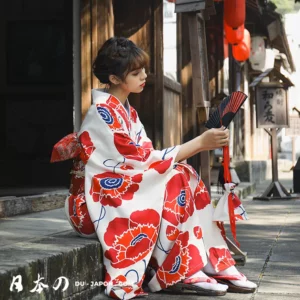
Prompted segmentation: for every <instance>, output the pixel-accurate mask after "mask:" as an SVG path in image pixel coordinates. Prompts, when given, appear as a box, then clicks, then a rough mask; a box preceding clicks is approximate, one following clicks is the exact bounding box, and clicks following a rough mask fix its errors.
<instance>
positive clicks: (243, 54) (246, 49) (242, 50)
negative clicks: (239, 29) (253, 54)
mask: <svg viewBox="0 0 300 300" xmlns="http://www.w3.org/2000/svg"><path fill="white" fill-rule="evenodd" d="M250 49H251V37H250V33H249V31H248V30H247V29H244V38H243V40H242V41H241V42H240V43H239V44H237V45H233V46H232V55H233V57H234V59H235V60H237V61H245V60H247V59H248V58H249V57H250Z"/></svg>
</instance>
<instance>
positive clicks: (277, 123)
mask: <svg viewBox="0 0 300 300" xmlns="http://www.w3.org/2000/svg"><path fill="white" fill-rule="evenodd" d="M255 93H256V122H257V127H258V128H283V127H289V117H288V101H287V92H286V89H284V88H283V85H281V84H280V83H278V82H264V83H260V84H259V85H257V86H256V89H255Z"/></svg>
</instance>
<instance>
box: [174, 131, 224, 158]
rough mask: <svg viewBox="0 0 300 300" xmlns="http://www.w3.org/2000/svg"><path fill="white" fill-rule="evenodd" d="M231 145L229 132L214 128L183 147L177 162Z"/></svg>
mask: <svg viewBox="0 0 300 300" xmlns="http://www.w3.org/2000/svg"><path fill="white" fill-rule="evenodd" d="M228 143H229V130H228V129H225V128H224V127H223V128H217V129H216V128H212V129H209V130H207V131H205V132H204V133H202V134H201V135H200V136H197V137H196V138H194V139H192V140H191V141H188V142H186V143H184V144H182V145H181V147H180V150H179V152H178V154H177V156H176V158H175V161H182V160H184V159H187V158H189V157H191V156H193V155H195V154H196V153H198V152H201V151H206V150H213V149H217V148H221V147H223V146H227V145H228Z"/></svg>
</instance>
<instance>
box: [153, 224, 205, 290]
mask: <svg viewBox="0 0 300 300" xmlns="http://www.w3.org/2000/svg"><path fill="white" fill-rule="evenodd" d="M166 234H167V238H168V239H169V240H171V241H175V242H174V245H173V247H172V249H171V251H170V253H169V254H168V256H167V257H166V260H165V261H164V262H163V264H162V265H161V266H160V267H159V268H158V270H157V272H156V276H157V280H158V282H159V283H160V286H161V288H166V287H168V286H170V285H173V284H175V283H176V282H178V281H180V280H182V279H184V278H186V277H187V276H190V275H192V274H193V273H194V272H195V271H194V270H195V269H197V268H200V269H201V268H203V266H204V264H203V261H202V258H201V255H200V252H199V249H198V248H197V247H196V246H194V245H193V244H188V242H189V233H188V231H186V232H182V231H179V230H178V229H177V228H176V227H174V226H168V227H167V229H166Z"/></svg>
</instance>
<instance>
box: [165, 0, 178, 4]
mask: <svg viewBox="0 0 300 300" xmlns="http://www.w3.org/2000/svg"><path fill="white" fill-rule="evenodd" d="M167 1H168V2H170V3H175V2H176V0H167Z"/></svg>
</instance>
